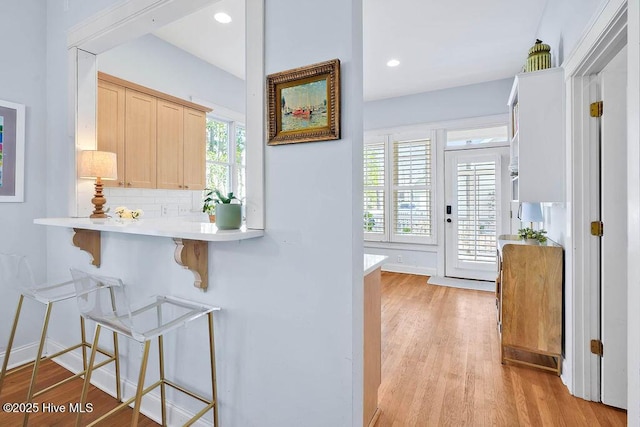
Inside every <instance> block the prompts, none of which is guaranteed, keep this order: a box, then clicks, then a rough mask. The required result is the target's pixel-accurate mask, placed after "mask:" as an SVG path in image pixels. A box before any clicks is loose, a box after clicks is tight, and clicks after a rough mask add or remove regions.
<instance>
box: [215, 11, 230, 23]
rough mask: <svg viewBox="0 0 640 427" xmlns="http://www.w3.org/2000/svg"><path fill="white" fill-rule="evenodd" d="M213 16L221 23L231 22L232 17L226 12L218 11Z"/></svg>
mask: <svg viewBox="0 0 640 427" xmlns="http://www.w3.org/2000/svg"><path fill="white" fill-rule="evenodd" d="M213 18H214V19H215V20H216V21H218V22H219V23H221V24H228V23H229V22H231V17H230V16H229V15H227V14H226V13H224V12H218V13H216V14H215V15H213Z"/></svg>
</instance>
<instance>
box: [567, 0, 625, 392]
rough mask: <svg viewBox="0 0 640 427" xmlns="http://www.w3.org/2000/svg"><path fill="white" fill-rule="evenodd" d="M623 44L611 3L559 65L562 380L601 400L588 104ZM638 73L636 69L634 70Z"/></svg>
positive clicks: (621, 16)
mask: <svg viewBox="0 0 640 427" xmlns="http://www.w3.org/2000/svg"><path fill="white" fill-rule="evenodd" d="M626 43H627V4H626V1H625V0H610V1H609V2H608V3H607V4H606V5H605V6H604V8H603V9H602V10H601V13H600V14H599V16H598V17H597V18H596V19H595V20H594V21H593V23H592V25H591V27H590V28H589V29H588V31H587V32H586V33H585V35H584V36H583V37H582V39H581V40H580V42H579V43H578V45H577V47H576V48H575V49H574V51H573V52H572V54H571V56H570V57H569V58H568V59H567V60H566V61H565V62H564V63H563V64H562V66H563V67H564V69H565V78H566V87H565V90H566V99H567V105H566V123H567V125H566V159H567V160H566V164H565V166H566V179H567V182H566V194H567V196H568V200H567V237H566V241H565V248H566V252H565V283H566V287H565V324H566V325H567V327H566V331H565V360H566V361H567V363H566V365H565V369H564V370H563V374H562V380H563V382H564V383H565V384H566V385H567V387H568V388H569V391H570V392H571V393H572V394H573V395H575V396H578V397H581V398H583V399H587V400H595V401H599V400H600V363H599V357H598V356H596V355H593V354H591V352H590V340H591V339H596V338H599V333H600V332H599V330H600V326H599V322H600V317H599V311H600V297H599V246H598V242H597V239H595V238H593V237H592V236H591V234H590V227H589V223H590V221H593V220H595V219H598V218H599V216H598V215H599V213H598V212H599V208H598V203H599V201H598V200H597V195H596V194H595V191H592V190H595V189H596V186H597V185H598V182H599V177H598V174H599V172H598V169H599V166H598V149H597V139H596V138H597V134H598V128H597V123H596V122H595V121H594V120H590V118H589V104H590V102H593V101H595V100H596V97H597V96H598V93H597V92H596V90H597V88H596V87H595V85H594V78H595V75H596V74H597V73H598V72H599V71H601V70H602V69H603V68H604V66H605V65H606V64H607V63H608V62H609V61H610V60H611V59H612V58H613V57H614V56H615V55H616V54H617V53H618V52H619V51H620V49H622V47H624V45H625V44H626ZM635 72H637V70H636V71H635Z"/></svg>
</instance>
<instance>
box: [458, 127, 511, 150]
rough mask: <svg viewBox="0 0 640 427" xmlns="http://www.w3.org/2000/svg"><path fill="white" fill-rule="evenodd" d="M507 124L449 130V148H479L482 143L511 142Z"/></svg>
mask: <svg viewBox="0 0 640 427" xmlns="http://www.w3.org/2000/svg"><path fill="white" fill-rule="evenodd" d="M508 133H509V132H508V131H507V125H501V126H492V127H487V128H480V129H478V128H474V129H464V130H450V131H447V147H448V148H462V147H470V148H479V147H478V146H479V145H482V144H504V143H508V142H509V138H508V136H507V135H508Z"/></svg>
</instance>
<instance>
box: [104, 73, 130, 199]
mask: <svg viewBox="0 0 640 427" xmlns="http://www.w3.org/2000/svg"><path fill="white" fill-rule="evenodd" d="M124 94H125V90H124V87H122V86H119V85H116V84H113V83H109V82H104V81H102V80H98V150H101V151H110V152H112V153H116V157H117V162H118V178H117V179H116V180H115V181H103V184H104V186H105V187H118V186H123V185H124V175H125V173H124V167H125V164H124V105H125V100H124Z"/></svg>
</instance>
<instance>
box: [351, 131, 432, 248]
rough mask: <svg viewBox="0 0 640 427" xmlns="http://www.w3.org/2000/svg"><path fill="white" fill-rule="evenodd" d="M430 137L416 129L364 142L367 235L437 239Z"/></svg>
mask: <svg viewBox="0 0 640 427" xmlns="http://www.w3.org/2000/svg"><path fill="white" fill-rule="evenodd" d="M425 135H426V136H429V137H423V136H425ZM432 136H433V133H432V132H431V131H424V132H419V133H417V132H412V133H405V134H397V135H384V136H380V135H379V136H377V137H373V136H372V137H371V138H370V139H369V140H368V141H366V142H365V144H364V218H363V224H364V225H363V226H364V238H365V240H372V241H381V242H397V243H435V239H434V232H433V227H434V224H433V221H432V218H433V206H432V203H433V201H434V195H433V188H432V173H433V171H432V169H433V164H434V159H433V156H432V153H433V148H432Z"/></svg>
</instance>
